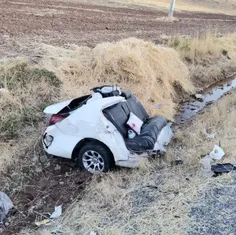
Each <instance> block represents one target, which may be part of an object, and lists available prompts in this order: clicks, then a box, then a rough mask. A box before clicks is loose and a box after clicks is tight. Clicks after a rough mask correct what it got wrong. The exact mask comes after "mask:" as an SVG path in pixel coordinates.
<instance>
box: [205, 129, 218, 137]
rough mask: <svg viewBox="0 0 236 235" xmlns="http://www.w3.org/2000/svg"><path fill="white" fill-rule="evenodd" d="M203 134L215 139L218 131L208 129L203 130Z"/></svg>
mask: <svg viewBox="0 0 236 235" xmlns="http://www.w3.org/2000/svg"><path fill="white" fill-rule="evenodd" d="M203 134H204V135H205V136H206V137H207V138H208V139H215V138H216V133H208V132H207V131H206V130H204V131H203Z"/></svg>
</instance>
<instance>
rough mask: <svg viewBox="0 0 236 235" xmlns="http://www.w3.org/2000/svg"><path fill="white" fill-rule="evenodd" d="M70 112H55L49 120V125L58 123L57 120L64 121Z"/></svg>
mask: <svg viewBox="0 0 236 235" xmlns="http://www.w3.org/2000/svg"><path fill="white" fill-rule="evenodd" d="M68 116H69V114H53V115H52V116H51V118H50V120H49V123H48V125H49V126H51V125H54V124H56V123H57V122H60V121H62V120H63V119H65V118H66V117H68Z"/></svg>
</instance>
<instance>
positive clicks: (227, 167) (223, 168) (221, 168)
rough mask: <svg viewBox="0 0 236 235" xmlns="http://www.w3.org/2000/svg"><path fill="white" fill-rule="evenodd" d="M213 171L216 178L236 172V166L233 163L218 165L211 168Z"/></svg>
mask: <svg viewBox="0 0 236 235" xmlns="http://www.w3.org/2000/svg"><path fill="white" fill-rule="evenodd" d="M211 170H212V171H213V172H214V173H215V175H214V176H215V177H216V176H219V175H221V174H224V173H229V172H231V171H233V170H236V166H235V165H233V164H231V163H223V164H216V165H212V166H211Z"/></svg>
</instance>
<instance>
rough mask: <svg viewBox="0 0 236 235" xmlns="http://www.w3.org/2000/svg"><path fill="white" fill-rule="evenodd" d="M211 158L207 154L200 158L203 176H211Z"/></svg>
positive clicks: (212, 173)
mask: <svg viewBox="0 0 236 235" xmlns="http://www.w3.org/2000/svg"><path fill="white" fill-rule="evenodd" d="M212 161H213V160H212V158H211V157H210V156H209V155H206V156H205V157H204V158H202V159H201V160H200V164H201V165H202V169H201V170H202V174H203V176H204V177H212V176H213V175H214V172H213V171H212V170H211V163H212Z"/></svg>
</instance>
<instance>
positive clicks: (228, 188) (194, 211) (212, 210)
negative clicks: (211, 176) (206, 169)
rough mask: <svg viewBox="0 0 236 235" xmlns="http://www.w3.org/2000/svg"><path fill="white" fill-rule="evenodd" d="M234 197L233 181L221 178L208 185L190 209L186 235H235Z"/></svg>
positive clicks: (234, 187)
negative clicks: (189, 221) (188, 229)
mask: <svg viewBox="0 0 236 235" xmlns="http://www.w3.org/2000/svg"><path fill="white" fill-rule="evenodd" d="M235 195H236V181H235V180H233V181H231V180H229V179H226V178H223V179H220V180H218V181H217V182H216V183H214V182H213V183H212V184H210V185H209V189H208V190H207V191H205V192H203V193H201V195H199V198H198V200H197V201H196V202H195V203H194V204H193V206H192V208H191V212H190V217H191V223H190V228H191V230H190V231H189V232H188V235H200V234H204V235H205V234H207V235H225V234H228V235H235V234H236V223H235V221H236V197H235Z"/></svg>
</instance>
